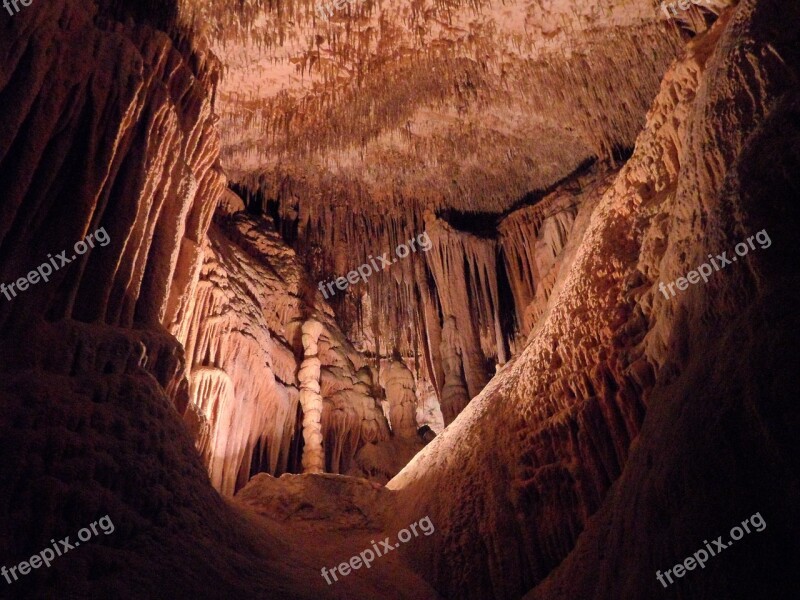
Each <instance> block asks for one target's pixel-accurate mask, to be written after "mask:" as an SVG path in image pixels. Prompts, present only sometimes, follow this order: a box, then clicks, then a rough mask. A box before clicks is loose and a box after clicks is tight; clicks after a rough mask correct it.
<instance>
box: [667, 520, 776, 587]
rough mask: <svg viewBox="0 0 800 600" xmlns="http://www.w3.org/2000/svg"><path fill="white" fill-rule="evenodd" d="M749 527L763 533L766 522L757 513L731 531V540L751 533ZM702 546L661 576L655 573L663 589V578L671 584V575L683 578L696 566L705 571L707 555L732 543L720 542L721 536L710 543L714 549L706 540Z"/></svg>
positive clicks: (719, 550)
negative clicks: (703, 546)
mask: <svg viewBox="0 0 800 600" xmlns="http://www.w3.org/2000/svg"><path fill="white" fill-rule="evenodd" d="M756 517H758V518H756ZM750 525H752V526H753V528H754V529H755V530H756V531H759V532H760V531H764V530H765V529H766V528H767V522H766V521H765V520H764V518H763V517H762V516H761V513H760V512H757V513H756V514H754V515H753V516H751V517H750V518H749V519H745V520H744V521H742V527H739V526H738V525H737V526H735V527H734V528H733V529H731V534H730V535H731V539H733V540H734V541H738V540H740V539H742V537H744V534H745V532H747V533H752V531H750ZM743 528H744V529H743ZM703 544H704V545H705V548H701V549H700V550H698V551H697V552H695V553H694V554H692V555H691V556H690V557H688V558H687V559H686V560H684V561H683V562H679V563H678V564H677V565H675V566H674V567H672V568H671V569H667V570H666V571H665V572H664V573H663V574H662V573H661V571H656V579H658V581H659V583H661V585H663V586H664V587H667V585H668V584H667V583H666V582H665V581H664V578H665V577H666V578H667V579H668V580H669V583H670V584H672V583H674V582H673V580H672V575H675V577H683V576H684V575H686V571H694V570H695V569H696V568H697V566H698V565H699V566H700V568H701V569H705V568H706V562H707V561H708V559H709V558H710V557H709V553H710V554H711V556H716V555H717V554H719V553H720V552H722V551H723V550H725V549H726V548H728V547H730V546H732V545H733V542H728V543H727V544H726V543H725V542H723V541H722V536H719V537H718V538H717V539H716V540H712V541H711V544H713V545H714V548H712V547H711V544H709V543H708V540H703ZM706 550H708V552H706ZM715 550H716V552H715Z"/></svg>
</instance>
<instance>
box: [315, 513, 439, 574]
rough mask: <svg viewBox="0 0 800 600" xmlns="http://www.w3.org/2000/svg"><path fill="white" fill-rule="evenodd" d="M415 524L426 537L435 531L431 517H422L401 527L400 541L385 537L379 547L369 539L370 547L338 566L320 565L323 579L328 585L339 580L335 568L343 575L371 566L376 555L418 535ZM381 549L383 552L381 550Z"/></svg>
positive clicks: (397, 546) (383, 554)
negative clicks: (405, 527)
mask: <svg viewBox="0 0 800 600" xmlns="http://www.w3.org/2000/svg"><path fill="white" fill-rule="evenodd" d="M417 525H419V528H420V529H421V530H422V533H424V534H425V536H426V537H427V536H429V535H430V534H432V533H433V532H434V531H436V528H435V527H434V526H433V523H431V518H430V517H423V518H421V519H420V520H419V521H417V522H416V523H412V524H411V525H409V526H408V529H401V530H400V531H398V532H397V539H398V540H400V543H397V544H392V543H391V538H388V537H387V538H384V539H383V540H382V541H381V542H380V548H379V547H378V544H376V543H375V540H370V544H372V548H371V549H370V548H367V549H366V550H363V551H361V552H359V553H358V554H357V555H356V556H353V557H351V558H350V560H348V561H347V562H343V563H341V564H340V565H339V566H337V567H333V568H332V569H330V570H328V569H326V568H325V567H322V576H323V577H324V578H325V581H326V582H328V585H331V584H332V583H333V581H339V578H338V577H336V571H337V570H338V571H339V575H341V576H342V577H345V576H347V575H349V574H350V570H351V569H352V570H353V571H357V570H358V569H360V568H361V567H362V566H365V567H367V568H368V569H369V568H370V567H371V566H372V563H373V561H374V560H375V558H377V557H378V556H386V554H388V553H389V552H391V551H392V550H394V549H395V548H399V547H400V544H405V543H406V542H408V541H410V540H411V539H412V533H413V537H418V536H419V532H418V531H417ZM373 550H374V552H373ZM381 550H382V551H383V552H381ZM330 577H333V581H331V580H330Z"/></svg>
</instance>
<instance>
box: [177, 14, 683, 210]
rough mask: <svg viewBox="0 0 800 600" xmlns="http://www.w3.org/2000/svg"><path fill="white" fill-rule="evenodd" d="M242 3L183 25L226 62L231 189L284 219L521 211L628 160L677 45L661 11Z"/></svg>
mask: <svg viewBox="0 0 800 600" xmlns="http://www.w3.org/2000/svg"><path fill="white" fill-rule="evenodd" d="M233 4H235V5H236V8H235V9H233V10H232V9H231V3H228V2H221V1H219V0H216V1H212V2H192V1H191V0H187V2H186V4H185V5H184V11H183V14H184V15H185V18H186V19H189V20H190V21H191V23H192V26H193V28H194V29H195V30H200V31H202V32H204V33H205V34H206V37H207V39H208V40H209V44H210V48H211V50H212V52H213V53H214V55H216V56H217V57H218V58H219V59H220V61H221V62H222V64H223V69H222V77H221V81H220V85H219V89H218V91H217V97H216V110H217V113H218V114H219V117H220V123H219V128H220V132H221V136H222V139H221V143H222V153H221V159H222V165H223V167H224V169H225V171H226V173H227V175H228V177H229V178H230V180H231V181H233V182H235V183H239V184H242V185H243V186H245V187H246V188H248V189H251V190H259V191H261V192H262V193H263V197H266V198H272V199H278V200H279V202H281V203H283V204H282V206H284V209H285V207H286V206H287V205H292V206H295V207H296V205H297V204H302V203H306V204H310V205H314V204H315V203H326V204H327V205H333V206H341V207H347V208H348V209H349V210H353V211H355V212H356V213H359V212H361V213H369V212H370V211H372V212H375V211H378V212H379V213H380V214H382V215H386V214H398V215H400V214H403V213H404V212H406V211H407V209H408V207H409V206H413V207H414V208H415V209H416V210H418V211H420V212H422V211H425V210H432V211H434V212H437V213H440V212H441V211H443V210H455V211H462V212H466V213H495V214H499V213H503V212H505V211H508V210H509V209H510V208H511V207H513V206H515V205H517V204H518V203H519V202H520V199H521V198H524V197H525V195H526V194H527V193H529V192H531V191H535V190H540V189H544V188H546V187H548V186H549V185H551V184H553V183H554V182H556V181H558V180H560V179H562V178H563V177H565V176H567V175H569V174H570V173H571V172H572V171H574V170H575V169H576V168H577V167H578V166H579V165H581V164H582V163H584V162H585V161H587V160H592V159H598V160H599V161H600V162H601V163H603V164H613V162H614V158H615V156H617V155H618V154H619V153H620V152H624V151H625V150H626V149H628V148H630V146H632V144H633V140H634V139H635V135H636V133H637V132H638V131H639V129H640V128H641V126H642V123H643V122H644V117H645V113H646V109H647V107H648V105H649V103H650V102H651V100H652V98H653V97H654V95H655V93H657V91H658V85H659V81H660V78H661V76H662V74H663V72H664V70H665V69H666V66H667V65H668V64H669V61H670V60H671V59H672V58H673V57H674V56H675V54H676V52H677V48H678V47H679V35H678V32H677V30H675V31H673V32H671V33H673V34H674V35H670V32H669V31H667V32H666V33H665V28H664V26H663V23H660V22H659V20H663V16H661V15H660V14H659V13H660V11H659V9H658V7H657V5H656V4H654V3H653V2H652V1H651V0H632V1H625V0H613V1H608V0H600V1H599V2H594V1H589V0H583V1H579V0H524V1H520V0H510V1H508V2H494V3H490V2H483V1H480V0H478V1H475V2H441V1H433V2H431V1H429V0H412V1H410V2H409V1H407V0H404V1H398V0H389V1H380V2H376V1H374V0H353V1H352V2H351V3H349V4H348V3H344V4H343V6H342V8H340V9H339V10H335V9H334V12H333V15H332V16H331V17H330V19H328V20H325V19H323V18H321V17H320V15H319V14H318V12H316V11H317V7H318V6H325V5H326V3H325V2H323V1H322V0H320V2H318V3H314V2H309V1H301V2H298V1H290V2H286V1H273V2H266V1H263V0H249V1H242V2H234V3H233ZM340 4H341V3H340Z"/></svg>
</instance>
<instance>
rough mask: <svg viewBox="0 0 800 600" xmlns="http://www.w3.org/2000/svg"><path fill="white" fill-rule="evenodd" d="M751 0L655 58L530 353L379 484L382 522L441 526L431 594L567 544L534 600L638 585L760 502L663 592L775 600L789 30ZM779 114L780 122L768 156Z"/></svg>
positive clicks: (498, 581)
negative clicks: (709, 561) (667, 55)
mask: <svg viewBox="0 0 800 600" xmlns="http://www.w3.org/2000/svg"><path fill="white" fill-rule="evenodd" d="M754 4H755V3H750V2H744V3H742V4H741V5H740V6H739V7H738V8H737V9H736V10H735V11H732V12H731V13H729V14H727V15H726V18H724V19H723V20H722V21H720V22H719V23H718V24H717V25H716V26H715V28H713V29H712V30H711V31H710V32H708V33H707V34H706V35H704V36H702V37H700V38H698V39H697V40H696V41H694V42H692V43H691V44H690V45H689V47H688V48H687V54H686V56H685V57H684V58H682V59H681V60H680V61H679V62H677V63H676V64H675V65H674V66H673V67H672V68H671V70H670V71H669V72H668V73H667V75H666V77H665V79H664V82H663V84H662V90H661V93H660V94H659V96H658V98H657V100H656V101H655V103H654V106H653V108H652V110H651V111H650V113H649V115H648V122H647V125H646V128H645V130H644V131H643V133H642V134H641V135H640V136H639V139H638V141H637V144H636V150H635V152H634V154H633V156H632V158H631V159H630V161H629V162H628V163H627V164H626V165H625V167H624V168H623V169H622V171H621V172H620V174H619V176H618V177H617V178H616V179H615V180H614V181H613V183H611V185H610V186H609V187H607V189H605V191H604V193H602V197H601V198H599V199H597V198H596V199H595V200H593V201H586V202H584V204H583V205H582V206H581V207H580V209H579V211H578V213H577V218H576V220H575V223H574V224H573V234H572V236H571V237H570V240H569V241H568V243H567V246H566V248H565V252H566V255H565V258H564V260H563V262H562V266H561V273H562V275H561V276H560V277H559V278H558V280H557V282H556V284H555V285H554V286H553V289H552V291H551V295H550V300H549V303H548V305H547V308H546V309H545V312H544V314H543V316H542V317H541V319H540V321H539V322H538V323H537V324H536V325H535V326H534V328H533V331H532V333H531V337H530V341H529V344H528V346H527V347H526V348H525V350H524V351H523V352H522V353H521V355H520V356H519V357H518V358H517V359H516V360H515V361H513V364H509V365H507V366H506V367H505V368H504V369H503V370H502V371H501V373H500V374H499V376H498V377H496V378H495V380H494V381H492V382H491V383H490V384H489V386H488V387H487V389H486V390H484V392H483V393H482V394H481V395H480V396H479V397H478V398H476V399H475V400H473V402H472V403H471V404H470V406H469V407H468V408H467V409H466V410H465V412H464V413H462V415H461V416H460V417H459V418H458V419H457V420H456V421H455V423H453V424H452V426H451V427H450V428H448V429H447V430H445V432H444V433H443V434H442V435H440V436H438V437H437V439H435V440H434V441H433V442H432V443H431V444H430V445H429V446H428V447H427V448H426V449H425V450H423V451H422V453H421V454H420V455H418V456H417V457H415V458H414V460H413V461H412V462H411V464H410V465H409V466H407V467H406V468H405V469H404V470H403V471H402V472H401V473H400V475H398V476H397V477H396V478H394V479H393V480H392V481H391V482H390V483H389V484H388V487H390V488H391V489H394V490H397V491H398V493H399V495H400V496H399V501H398V504H399V505H400V506H403V507H406V506H408V507H409V508H408V509H407V510H401V511H399V513H398V518H397V522H398V523H399V522H402V521H403V519H406V518H408V517H409V515H411V514H419V512H420V511H422V512H427V513H428V514H430V516H431V519H432V520H433V522H435V523H437V526H438V527H439V532H440V533H441V535H440V536H436V537H432V538H431V542H432V543H431V544H429V545H428V546H427V547H426V548H424V549H423V554H422V555H418V556H415V557H414V559H413V560H414V561H415V564H416V565H417V566H418V568H420V569H421V571H422V572H424V573H425V574H426V576H427V577H428V578H429V580H430V581H434V582H435V585H436V587H437V589H439V590H440V591H441V592H442V593H444V594H445V595H454V594H457V595H458V596H459V597H474V598H485V597H497V598H513V597H518V596H519V595H520V594H521V593H522V592H524V591H525V590H527V589H529V588H531V587H533V586H534V585H535V584H537V583H539V582H540V581H541V580H542V579H544V578H545V576H546V575H547V574H548V573H550V572H551V571H552V570H553V569H554V568H555V567H556V566H557V565H559V563H562V561H564V559H565V558H566V561H565V562H563V563H562V564H561V566H560V567H559V568H558V569H557V570H556V571H555V572H554V573H553V575H552V576H551V577H550V578H549V579H547V580H546V581H545V583H544V584H542V585H541V587H540V588H537V589H536V590H534V591H533V592H532V593H531V597H534V598H562V597H563V598H609V599H610V598H619V597H635V598H640V597H654V596H656V595H658V594H660V593H662V588H661V586H660V584H658V582H657V580H656V579H655V571H656V570H657V569H662V570H664V569H666V568H669V567H670V566H672V565H674V564H675V563H677V562H679V561H682V559H683V558H684V557H685V556H688V555H689V554H691V552H693V551H694V550H695V549H696V548H697V547H700V546H701V542H702V540H703V539H706V538H713V537H715V536H716V535H719V534H720V533H724V532H726V531H727V530H729V529H730V527H731V526H732V525H735V524H737V523H739V522H741V520H742V519H744V518H746V517H747V516H748V515H750V514H752V513H753V512H755V511H757V510H759V509H760V510H761V511H762V512H761V514H762V515H763V514H765V512H767V513H769V515H770V518H772V519H774V520H775V523H776V525H775V527H774V528H773V530H772V532H771V533H769V534H762V535H764V537H763V538H761V539H760V540H758V541H756V540H755V539H754V540H752V542H751V541H750V540H748V542H747V544H751V543H752V545H751V547H750V548H749V549H748V550H744V548H742V546H743V545H744V544H745V542H739V543H738V545H739V548H741V550H737V551H736V552H739V554H738V555H735V554H734V553H733V551H731V557H730V559H729V557H727V556H726V557H719V558H718V559H716V562H715V563H714V565H713V567H712V570H713V571H712V573H711V575H709V576H706V575H707V574H706V573H703V574H702V577H701V576H700V574H698V577H695V578H694V579H693V582H688V581H686V582H685V583H686V586H687V587H681V586H676V587H675V588H673V589H671V590H670V591H669V592H670V594H674V597H678V596H681V597H684V596H683V594H686V595H687V596H689V597H698V598H706V597H709V598H710V597H714V596H715V595H722V596H723V597H773V596H775V595H777V596H780V595H781V593H780V592H779V590H781V589H784V590H785V589H789V587H791V586H790V582H791V581H795V582H796V578H795V575H793V574H789V573H788V571H787V569H786V566H787V565H788V564H790V563H793V562H795V561H797V559H798V557H797V550H796V548H794V549H790V548H791V546H790V544H791V542H789V539H790V537H791V535H792V534H790V533H789V532H790V531H796V527H797V518H798V517H797V509H796V506H797V498H798V471H797V462H796V458H795V457H796V453H795V452H793V450H792V448H793V444H792V443H791V442H790V441H789V440H790V439H791V436H792V435H793V434H791V433H790V431H791V430H792V428H793V425H792V424H793V423H796V422H797V411H796V408H792V404H791V403H790V401H789V398H791V397H792V396H793V394H794V392H793V386H794V382H796V367H797V355H796V353H794V352H792V353H791V354H792V356H791V358H790V359H789V360H787V361H786V362H784V363H782V364H780V365H774V364H773V365H772V366H771V367H768V366H767V362H768V361H769V360H770V359H769V358H768V355H772V353H773V352H774V351H775V349H777V348H778V347H780V345H781V344H784V347H786V346H785V344H788V338H787V337H786V335H787V333H781V331H782V329H783V328H784V327H785V328H786V332H788V331H795V332H796V331H797V319H796V310H794V309H793V308H792V307H793V306H794V305H795V303H796V294H797V290H798V286H797V275H796V270H793V267H790V266H788V263H786V262H784V261H785V260H786V256H787V255H789V256H795V255H796V253H797V250H798V247H797V244H796V242H795V241H793V236H792V234H791V233H790V229H789V228H788V226H787V223H788V222H792V223H794V222H796V219H797V212H796V209H795V208H794V207H793V205H792V202H791V201H790V199H789V198H790V192H787V191H786V190H789V189H792V188H794V189H796V183H794V184H790V183H789V182H788V180H789V178H790V177H791V176H790V175H788V173H790V172H791V171H792V169H793V166H792V165H795V164H797V154H796V151H794V150H789V148H790V147H792V145H793V144H794V143H795V142H794V141H793V140H795V139H796V137H793V136H796V126H795V125H792V124H791V123H792V119H793V118H794V117H793V115H796V110H797V109H796V107H797V95H796V89H797V88H796V86H794V84H793V83H792V82H794V81H797V67H798V61H797V55H796V53H795V52H796V51H795V50H793V48H796V33H795V32H792V33H789V31H788V30H787V29H782V28H780V27H778V26H777V25H776V20H783V19H786V18H787V16H788V15H786V14H782V13H781V12H780V11H779V10H777V3H771V2H763V3H758V6H759V9H758V10H756V9H754V8H753V6H754ZM795 12H796V10H795V9H792V13H795ZM754 56H758V57H760V59H759V62H757V63H756V62H755V61H754V59H753V57H754ZM790 65H791V66H790ZM745 90H746V93H743V91H745ZM779 123H781V124H782V126H783V127H788V128H789V131H790V132H791V136H792V137H789V138H788V139H786V140H785V141H781V144H780V148H781V149H782V150H778V149H769V150H768V149H767V147H766V144H767V143H769V142H767V140H769V139H772V138H771V137H770V136H771V135H777V133H776V132H777V129H778V128H780V127H781V125H778V124H779ZM765 129H766V131H765ZM787 133H788V132H787ZM751 145H754V147H752V146H751ZM760 151H763V152H764V153H765V154H764V156H763V157H762V156H760V153H759V152H760ZM767 157H769V158H767ZM768 161H775V162H774V166H769V167H767V166H766V165H767V164H768ZM754 163H755V164H754ZM756 165H757V166H756ZM759 169H763V170H760V171H759ZM756 172H758V173H759V175H758V176H756V175H755V173H756ZM751 177H752V178H753V180H750V178H751ZM770 177H774V179H773V180H772V181H770V180H769V178H770ZM745 182H746V184H745ZM744 185H746V189H743V186H744ZM761 185H763V187H759V186H761ZM601 191H602V190H601ZM762 228H766V229H767V230H768V231H769V232H770V235H771V236H772V240H773V244H774V247H773V249H769V250H762V251H759V252H753V253H751V254H750V255H748V256H747V258H746V259H740V260H739V262H738V263H734V264H733V265H732V266H728V267H727V268H726V270H725V271H724V272H720V273H717V274H716V277H715V279H714V280H713V281H710V282H709V283H708V284H707V286H695V287H692V288H691V290H690V291H687V292H686V293H684V294H683V295H680V296H678V297H676V298H672V299H665V298H664V297H663V296H662V295H661V294H660V293H659V292H658V289H657V284H658V282H659V281H665V282H668V281H671V280H673V279H675V278H677V277H678V276H681V275H683V274H685V273H686V272H688V271H689V270H691V269H692V268H694V267H695V266H696V265H698V264H700V263H701V262H703V261H704V260H706V255H707V254H708V253H709V252H717V253H719V252H721V251H722V250H723V249H729V250H731V249H732V248H733V247H734V245H735V244H736V243H738V242H740V241H742V240H744V239H746V237H747V236H748V235H752V234H755V232H757V231H759V230H760V229H762ZM779 240H780V241H779ZM777 247H782V248H783V251H782V252H778V251H775V249H774V248H777ZM784 252H785V254H784ZM773 319H774V320H773ZM768 323H769V325H768ZM762 336H766V337H762ZM765 339H769V340H770V342H766V341H765ZM767 348H773V350H768V349H767ZM767 371H769V372H770V376H769V378H770V381H772V382H773V383H772V384H770V385H769V386H768V387H766V388H763V387H761V386H759V385H758V384H756V383H755V382H757V381H759V380H760V379H762V375H760V374H763V373H766V372H767ZM773 377H777V380H775V379H772V378H773ZM776 381H780V383H776ZM698 395H699V396H698ZM498 404H502V405H503V406H504V407H505V409H504V410H496V409H495V407H496V406H497V405H498ZM487 439H488V440H492V441H493V440H495V439H503V440H504V441H505V443H504V444H502V445H498V444H495V443H493V442H489V443H487V442H485V440H487ZM453 456H458V457H459V458H458V459H457V460H453V458H452V457H453ZM736 457H739V458H736ZM745 457H747V458H745ZM739 461H745V462H746V464H747V466H746V467H743V466H741V465H740V462H739ZM617 480H618V483H617V485H616V486H615V487H611V484H612V483H613V482H615V481H617ZM442 481H447V482H448V494H447V495H446V497H445V496H443V495H442V494H441V493H440V492H439V489H440V487H441V482H442ZM609 490H611V491H610V492H609ZM451 498H454V499H455V498H457V510H454V502H453V501H452V500H450V499H451ZM592 515H595V516H594V518H592ZM765 518H766V517H765ZM584 530H585V531H584ZM466 531H469V532H470V533H469V534H467V535H465V532H466ZM581 532H584V533H583V535H581V536H580V537H579V535H580V534H581ZM576 544H577V545H576ZM476 565H481V566H480V567H479V568H476ZM511 574H513V575H514V576H513V577H512V576H511ZM700 579H702V582H700ZM695 581H697V582H698V583H697V585H698V587H697V588H694V587H692V588H691V591H685V590H689V589H690V588H689V587H688V586H689V585H693V584H694V582H695ZM682 583H683V582H682Z"/></svg>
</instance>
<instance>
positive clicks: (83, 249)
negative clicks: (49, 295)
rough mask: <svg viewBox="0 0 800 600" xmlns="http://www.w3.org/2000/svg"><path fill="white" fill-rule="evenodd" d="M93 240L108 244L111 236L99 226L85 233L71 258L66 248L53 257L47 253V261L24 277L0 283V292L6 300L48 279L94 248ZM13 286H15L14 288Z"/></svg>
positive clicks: (102, 244)
mask: <svg viewBox="0 0 800 600" xmlns="http://www.w3.org/2000/svg"><path fill="white" fill-rule="evenodd" d="M95 242H97V243H98V244H99V245H100V246H108V244H109V243H110V242H111V238H110V237H108V233H107V232H106V228H105V227H101V228H100V229H98V230H97V231H95V232H94V233H90V234H89V235H87V236H86V237H85V238H84V239H82V240H79V241H77V242H75V246H74V247H73V250H74V252H75V254H73V255H72V258H67V250H64V251H63V252H61V253H59V254H56V256H55V257H53V255H52V254H48V255H47V258H48V259H50V260H49V262H43V263H42V264H40V265H39V266H38V267H36V269H35V270H34V271H31V272H30V273H28V274H27V275H26V276H25V277H20V278H19V279H17V280H16V281H14V282H12V283H8V284H5V283H0V292H2V294H3V295H4V296H5V297H6V300H9V301H10V300H11V298H16V297H17V293H18V292H24V291H25V290H27V289H28V286H29V285H34V284H35V283H39V281H50V275H52V274H53V273H54V272H55V271H58V270H59V269H60V268H61V267H63V266H64V265H68V264H69V263H71V262H72V261H73V260H75V259H76V258H78V256H80V255H83V254H86V253H87V252H88V251H89V248H94V243H95ZM51 265H52V266H51ZM14 288H16V290H15V289H14Z"/></svg>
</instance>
